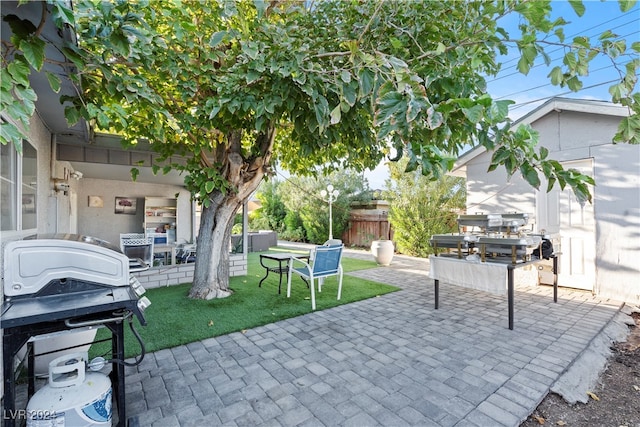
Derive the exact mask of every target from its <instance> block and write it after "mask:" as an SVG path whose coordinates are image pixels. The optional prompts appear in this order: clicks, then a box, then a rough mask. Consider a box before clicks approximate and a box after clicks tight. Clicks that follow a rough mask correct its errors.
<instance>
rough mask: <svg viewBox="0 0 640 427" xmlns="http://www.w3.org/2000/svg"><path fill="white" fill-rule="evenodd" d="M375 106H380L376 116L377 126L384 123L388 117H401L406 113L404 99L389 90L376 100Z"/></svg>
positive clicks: (399, 94)
mask: <svg viewBox="0 0 640 427" xmlns="http://www.w3.org/2000/svg"><path fill="white" fill-rule="evenodd" d="M377 104H378V105H379V106H380V108H379V109H378V111H377V115H376V123H377V124H378V125H380V124H382V123H385V122H386V121H387V120H389V118H390V117H392V116H394V115H401V114H403V113H404V112H405V111H406V101H405V99H404V97H403V96H402V94H401V93H398V92H396V91H395V90H390V91H388V92H386V93H385V94H384V95H383V96H382V97H380V98H378V102H377Z"/></svg>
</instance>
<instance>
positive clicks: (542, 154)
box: [540, 147, 549, 160]
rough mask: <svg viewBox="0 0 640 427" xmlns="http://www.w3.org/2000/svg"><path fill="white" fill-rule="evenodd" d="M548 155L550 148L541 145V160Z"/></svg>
mask: <svg viewBox="0 0 640 427" xmlns="http://www.w3.org/2000/svg"><path fill="white" fill-rule="evenodd" d="M548 155H549V150H547V149H546V148H545V147H540V160H544V159H546V158H547V156H548Z"/></svg>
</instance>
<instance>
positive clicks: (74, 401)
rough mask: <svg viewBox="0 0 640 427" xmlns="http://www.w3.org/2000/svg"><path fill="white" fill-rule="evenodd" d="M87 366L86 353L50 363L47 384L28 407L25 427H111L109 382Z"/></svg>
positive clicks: (35, 395) (69, 355) (31, 400)
mask: <svg viewBox="0 0 640 427" xmlns="http://www.w3.org/2000/svg"><path fill="white" fill-rule="evenodd" d="M86 363H87V353H86V352H84V353H73V354H67V355H64V356H61V357H58V358H57V359H54V360H52V361H51V362H50V363H49V381H48V383H47V385H45V386H44V387H42V388H41V389H40V390H38V391H37V392H36V393H35V394H34V395H33V397H32V398H31V399H30V400H29V403H28V404H27V427H64V426H68V427H85V426H101V427H106V426H111V393H112V391H111V381H109V378H108V377H107V376H106V375H104V374H101V373H99V372H86Z"/></svg>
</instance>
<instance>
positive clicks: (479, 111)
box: [462, 105, 484, 123]
mask: <svg viewBox="0 0 640 427" xmlns="http://www.w3.org/2000/svg"><path fill="white" fill-rule="evenodd" d="M462 112H463V113H464V115H465V116H466V117H467V119H469V121H471V122H472V123H480V120H482V116H483V113H484V108H483V107H482V105H474V106H473V107H471V108H463V109H462Z"/></svg>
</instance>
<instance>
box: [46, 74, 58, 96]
mask: <svg viewBox="0 0 640 427" xmlns="http://www.w3.org/2000/svg"><path fill="white" fill-rule="evenodd" d="M46 75H47V80H48V81H49V86H51V90H53V91H54V92H55V93H58V92H60V77H58V76H57V75H56V74H53V73H50V72H49V71H47V72H46Z"/></svg>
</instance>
